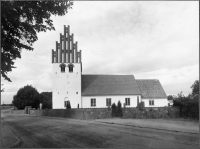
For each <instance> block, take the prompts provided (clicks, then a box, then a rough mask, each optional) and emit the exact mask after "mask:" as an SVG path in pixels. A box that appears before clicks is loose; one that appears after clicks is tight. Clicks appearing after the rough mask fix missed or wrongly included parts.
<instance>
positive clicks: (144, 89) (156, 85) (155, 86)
mask: <svg viewBox="0 0 200 149" xmlns="http://www.w3.org/2000/svg"><path fill="white" fill-rule="evenodd" d="M136 81H137V84H138V86H139V88H140V91H141V93H142V97H143V98H167V95H166V93H165V91H164V89H163V87H162V85H161V84H160V81H159V80H156V79H155V80H154V79H153V80H149V79H142V80H140V79H137V80H136Z"/></svg>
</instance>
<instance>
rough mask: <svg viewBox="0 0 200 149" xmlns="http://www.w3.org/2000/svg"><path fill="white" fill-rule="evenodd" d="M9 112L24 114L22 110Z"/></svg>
mask: <svg viewBox="0 0 200 149" xmlns="http://www.w3.org/2000/svg"><path fill="white" fill-rule="evenodd" d="M11 113H14V114H25V111H24V110H11Z"/></svg>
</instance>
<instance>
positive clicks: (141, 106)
mask: <svg viewBox="0 0 200 149" xmlns="http://www.w3.org/2000/svg"><path fill="white" fill-rule="evenodd" d="M137 108H139V110H140V111H143V110H144V101H142V102H140V103H138V105H137Z"/></svg>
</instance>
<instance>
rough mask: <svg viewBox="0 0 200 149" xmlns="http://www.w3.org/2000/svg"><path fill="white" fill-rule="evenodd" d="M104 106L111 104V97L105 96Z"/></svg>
mask: <svg viewBox="0 0 200 149" xmlns="http://www.w3.org/2000/svg"><path fill="white" fill-rule="evenodd" d="M106 106H111V98H106Z"/></svg>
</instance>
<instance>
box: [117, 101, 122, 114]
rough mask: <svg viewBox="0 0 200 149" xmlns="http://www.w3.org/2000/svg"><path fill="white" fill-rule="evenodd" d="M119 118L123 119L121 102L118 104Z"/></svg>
mask: <svg viewBox="0 0 200 149" xmlns="http://www.w3.org/2000/svg"><path fill="white" fill-rule="evenodd" d="M117 116H118V117H122V104H121V102H120V101H118V103H117Z"/></svg>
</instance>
